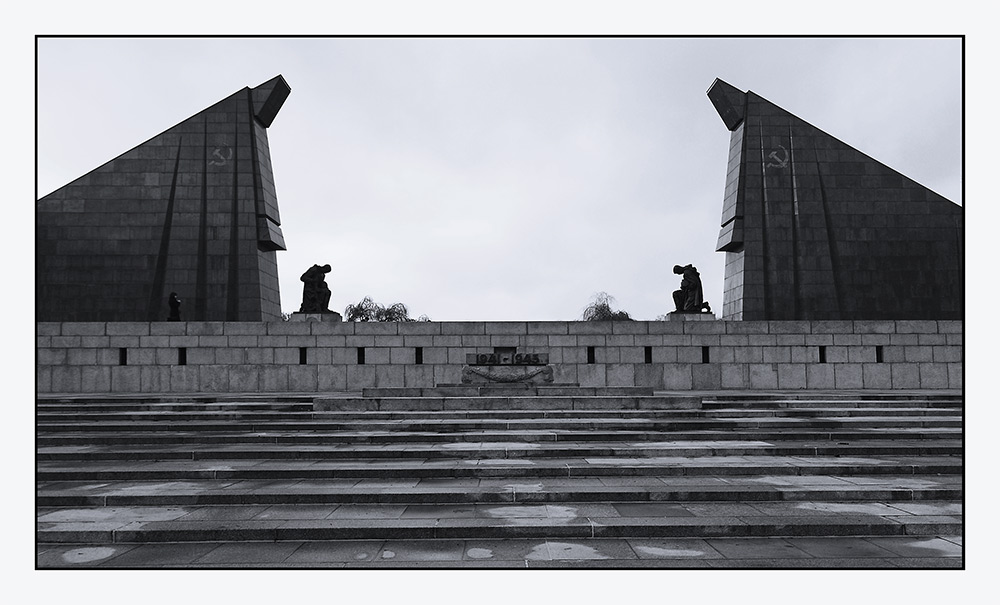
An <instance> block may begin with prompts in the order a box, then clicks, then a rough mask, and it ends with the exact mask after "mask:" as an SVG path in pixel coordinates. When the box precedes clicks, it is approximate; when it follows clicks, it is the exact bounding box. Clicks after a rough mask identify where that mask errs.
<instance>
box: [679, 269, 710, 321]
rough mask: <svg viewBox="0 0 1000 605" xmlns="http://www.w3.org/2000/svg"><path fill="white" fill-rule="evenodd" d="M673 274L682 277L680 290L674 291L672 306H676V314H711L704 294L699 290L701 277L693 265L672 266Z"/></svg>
mask: <svg viewBox="0 0 1000 605" xmlns="http://www.w3.org/2000/svg"><path fill="white" fill-rule="evenodd" d="M674 273H676V274H677V275H681V276H683V277H682V278H681V289H680V290H674V305H676V306H677V312H678V313H701V312H702V310H704V311H705V312H706V313H711V312H712V309H711V307H709V305H708V303H707V302H705V297H704V294H703V293H702V290H701V275H699V274H698V269H696V268H695V267H694V265H684V266H683V267H682V266H680V265H674Z"/></svg>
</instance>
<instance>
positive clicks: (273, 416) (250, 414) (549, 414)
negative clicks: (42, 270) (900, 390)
mask: <svg viewBox="0 0 1000 605" xmlns="http://www.w3.org/2000/svg"><path fill="white" fill-rule="evenodd" d="M914 416H917V417H933V418H951V419H960V416H958V414H957V412H956V411H954V410H949V409H941V408H901V409H892V410H891V411H887V410H885V409H883V408H821V409H812V408H810V409H801V408H777V409H746V408H744V409H718V410H649V411H647V410H589V411H586V412H583V411H574V410H503V411H501V410H489V411H479V412H455V411H450V412H435V411H412V412H406V411H400V412H334V411H326V412H312V411H302V412H274V411H242V410H240V411H183V412H174V411H170V412H162V411H141V410H136V411H114V412H107V411H105V412H93V411H86V410H59V409H41V408H40V409H38V410H37V411H36V414H35V418H36V422H37V423H38V424H39V425H51V424H58V423H70V422H72V423H86V422H91V423H95V422H101V423H105V422H124V421H130V422H134V421H145V422H152V421H157V422H159V421H170V422H191V421H202V422H220V421H234V420H239V421H242V422H281V421H328V422H350V421H357V420H365V421H368V422H373V421H383V422H385V421H417V420H439V421H445V420H468V421H473V420H476V421H481V422H500V421H511V420H533V419H540V418H548V419H552V418H564V419H571V420H573V421H590V420H604V419H628V420H633V421H651V420H676V419H685V418H719V419H722V418H769V417H774V418H844V417H848V418H863V417H893V418H895V417H914Z"/></svg>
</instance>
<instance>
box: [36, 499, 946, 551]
mask: <svg viewBox="0 0 1000 605" xmlns="http://www.w3.org/2000/svg"><path fill="white" fill-rule="evenodd" d="M824 504H832V505H834V507H833V508H834V509H835V510H836V508H839V507H837V506H836V505H838V504H840V503H816V508H820V507H822V506H823V505H824ZM669 506H671V505H669V504H658V503H645V504H642V503H633V504H625V505H620V508H619V507H616V506H614V505H613V504H587V503H582V504H580V503H565V504H538V505H531V504H525V505H513V504H510V505H508V504H495V505H466V506H462V507H460V508H459V509H458V510H456V509H455V508H454V507H449V506H444V507H442V506H434V505H429V506H421V507H418V508H413V507H405V508H403V510H399V511H398V512H397V510H398V507H396V508H395V509H393V508H389V509H388V510H383V516H377V515H376V516H375V518H372V517H371V516H370V517H368V518H364V517H363V516H361V518H359V517H358V516H352V515H358V513H359V512H360V513H361V515H364V513H368V514H369V515H373V514H375V513H373V511H372V508H371V507H365V508H366V510H364V511H349V509H348V510H346V511H344V512H343V516H338V514H337V511H338V510H339V509H340V507H338V509H335V510H333V511H332V512H331V513H329V514H328V515H327V516H325V517H323V518H319V519H316V518H305V519H303V518H298V519H288V518H273V517H272V518H267V517H264V518H257V517H256V516H253V517H250V518H246V517H247V515H250V514H252V513H254V512H258V511H255V510H253V509H251V510H249V511H248V510H247V509H246V507H232V508H229V507H202V508H198V509H196V510H193V511H191V510H188V509H186V508H179V509H162V508H152V509H149V508H134V509H124V510H116V511H114V513H115V514H114V516H104V515H102V513H108V512H110V511H107V510H101V509H97V510H94V511H90V510H80V511H76V510H72V509H70V510H60V511H53V512H52V514H51V515H47V514H46V511H45V510H44V509H43V510H41V511H39V513H40V514H39V518H38V529H37V532H36V536H37V540H38V541H39V542H40V543H81V542H82V543H105V544H132V543H144V544H149V543H164V542H174V543H176V542H214V541H231V542H284V541H299V540H312V541H315V540H385V539H394V540H434V539H448V540H454V539H515V538H516V539H527V538H536V539H542V538H563V539H595V538H637V537H643V538H707V537H755V536H760V537H769V538H774V537H783V536H788V537H792V536H797V537H798V536H831V535H834V536H939V535H960V534H961V532H962V522H961V517H960V516H956V515H914V514H910V513H907V512H906V511H904V510H899V509H894V508H892V507H887V509H879V512H881V513H884V514H873V513H871V512H868V511H870V510H871V509H870V508H867V509H862V510H864V511H865V512H860V513H850V512H836V513H833V514H815V510H813V511H808V512H805V511H801V510H800V511H792V512H791V514H780V513H777V512H775V513H773V514H764V513H761V512H760V511H759V510H757V509H753V512H750V511H747V510H746V509H740V510H728V511H726V510H725V509H721V510H720V511H719V512H721V513H722V514H710V511H709V510H706V509H705V507H704V505H702V511H703V514H700V515H697V516H696V515H693V514H691V513H690V511H689V510H685V512H686V513H687V514H677V515H675V516H668V515H665V514H663V511H664V510H665V507H669ZM637 507H645V509H646V511H648V512H645V514H643V512H644V511H642V510H636V509H637ZM408 510H412V514H410V515H407V511H408ZM622 510H625V511H627V513H626V515H624V516H623V515H622V513H621V511H622ZM680 510H683V509H678V512H679V511H680ZM842 510H843V509H842ZM846 510H850V509H849V508H848V509H846ZM259 512H260V513H262V514H266V511H259ZM88 513H90V515H89V516H90V518H92V519H94V518H97V519H100V518H102V517H103V518H104V519H106V520H103V521H100V520H98V521H91V522H80V521H78V520H77V519H76V518H75V517H83V518H87V516H88ZM199 513H201V514H199ZM637 513H638V514H637ZM727 513H728V514H727ZM741 513H742V514H741ZM754 513H756V514H754ZM795 513H798V514H795ZM64 519H65V520H64Z"/></svg>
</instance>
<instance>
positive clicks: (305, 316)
mask: <svg viewBox="0 0 1000 605" xmlns="http://www.w3.org/2000/svg"><path fill="white" fill-rule="evenodd" d="M343 320H344V318H343V316H341V314H340V313H337V312H336V311H330V312H329V313H299V312H298V311H296V312H295V313H292V316H291V317H290V318H289V319H288V321H332V322H334V323H338V322H341V321H343Z"/></svg>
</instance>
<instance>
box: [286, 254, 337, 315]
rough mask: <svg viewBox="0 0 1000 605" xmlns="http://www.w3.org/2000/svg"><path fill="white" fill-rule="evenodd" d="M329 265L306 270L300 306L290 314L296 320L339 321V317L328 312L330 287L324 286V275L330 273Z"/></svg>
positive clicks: (303, 275) (303, 276) (303, 277)
mask: <svg viewBox="0 0 1000 605" xmlns="http://www.w3.org/2000/svg"><path fill="white" fill-rule="evenodd" d="M332 270H333V268H332V267H330V265H322V266H320V265H313V266H312V267H309V268H308V269H306V272H305V273H303V274H302V277H300V278H299V279H300V280H302V304H301V305H300V306H299V310H298V312H296V313H293V314H292V317H293V318H296V319H311V320H317V319H319V320H323V321H340V320H341V319H342V318H341V315H340V313H337V312H335V311H331V310H330V287H329V286H328V285H327V284H326V274H327V273H329V272H330V271H332Z"/></svg>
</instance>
